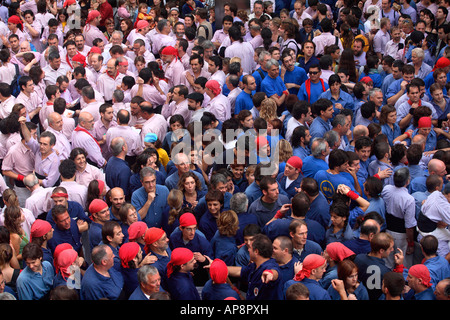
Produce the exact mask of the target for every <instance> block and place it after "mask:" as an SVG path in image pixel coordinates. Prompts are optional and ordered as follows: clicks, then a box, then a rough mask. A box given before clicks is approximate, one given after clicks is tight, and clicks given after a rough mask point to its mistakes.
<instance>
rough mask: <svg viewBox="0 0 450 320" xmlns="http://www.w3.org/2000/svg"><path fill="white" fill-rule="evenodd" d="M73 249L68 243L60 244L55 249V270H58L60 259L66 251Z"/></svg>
mask: <svg viewBox="0 0 450 320" xmlns="http://www.w3.org/2000/svg"><path fill="white" fill-rule="evenodd" d="M68 249H73V247H72V245H70V244H69V243H67V242H64V243H61V244H58V245H57V246H56V248H55V251H54V252H53V266H54V267H55V270H58V263H57V262H58V257H59V255H60V254H61V252H63V251H64V250H68Z"/></svg>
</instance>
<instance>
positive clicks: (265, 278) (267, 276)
mask: <svg viewBox="0 0 450 320" xmlns="http://www.w3.org/2000/svg"><path fill="white" fill-rule="evenodd" d="M273 279H274V275H273V272H272V271H267V270H266V271H264V272H263V273H262V275H261V281H262V282H263V283H269V282H270V281H272V280H273Z"/></svg>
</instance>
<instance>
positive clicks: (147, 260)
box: [140, 253, 158, 265]
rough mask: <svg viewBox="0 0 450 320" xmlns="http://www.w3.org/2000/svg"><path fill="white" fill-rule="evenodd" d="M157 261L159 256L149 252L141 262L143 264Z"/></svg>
mask: <svg viewBox="0 0 450 320" xmlns="http://www.w3.org/2000/svg"><path fill="white" fill-rule="evenodd" d="M156 261H158V257H157V256H155V255H153V254H151V253H149V254H147V255H146V256H145V258H144V259H142V262H141V263H140V264H141V265H146V264H153V263H155V262H156Z"/></svg>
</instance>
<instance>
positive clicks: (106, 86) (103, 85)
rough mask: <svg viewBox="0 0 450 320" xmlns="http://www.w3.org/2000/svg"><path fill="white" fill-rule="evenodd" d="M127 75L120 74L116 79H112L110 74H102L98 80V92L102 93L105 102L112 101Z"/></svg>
mask: <svg viewBox="0 0 450 320" xmlns="http://www.w3.org/2000/svg"><path fill="white" fill-rule="evenodd" d="M124 76H125V75H124V74H122V73H119V74H118V75H117V76H116V77H115V78H113V77H111V76H110V75H109V74H108V73H102V74H101V75H100V76H99V77H98V79H97V90H98V92H100V93H101V94H102V95H103V97H104V99H105V101H110V100H112V95H113V93H114V90H116V89H117V86H120V85H121V83H122V79H123V77H124Z"/></svg>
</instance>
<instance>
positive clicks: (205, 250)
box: [169, 229, 214, 257]
mask: <svg viewBox="0 0 450 320" xmlns="http://www.w3.org/2000/svg"><path fill="white" fill-rule="evenodd" d="M178 230H179V229H178ZM180 247H181V248H187V249H189V250H191V251H192V252H200V253H201V254H203V255H207V256H208V257H213V256H214V254H213V251H212V248H211V243H210V242H209V241H208V240H206V238H205V237H204V236H200V235H199V234H198V233H197V232H195V236H194V239H192V240H191V241H189V242H188V243H185V242H184V240H183V233H182V232H181V231H178V232H176V231H175V232H173V233H172V234H171V235H170V237H169V248H170V249H171V250H174V249H175V248H180Z"/></svg>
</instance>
